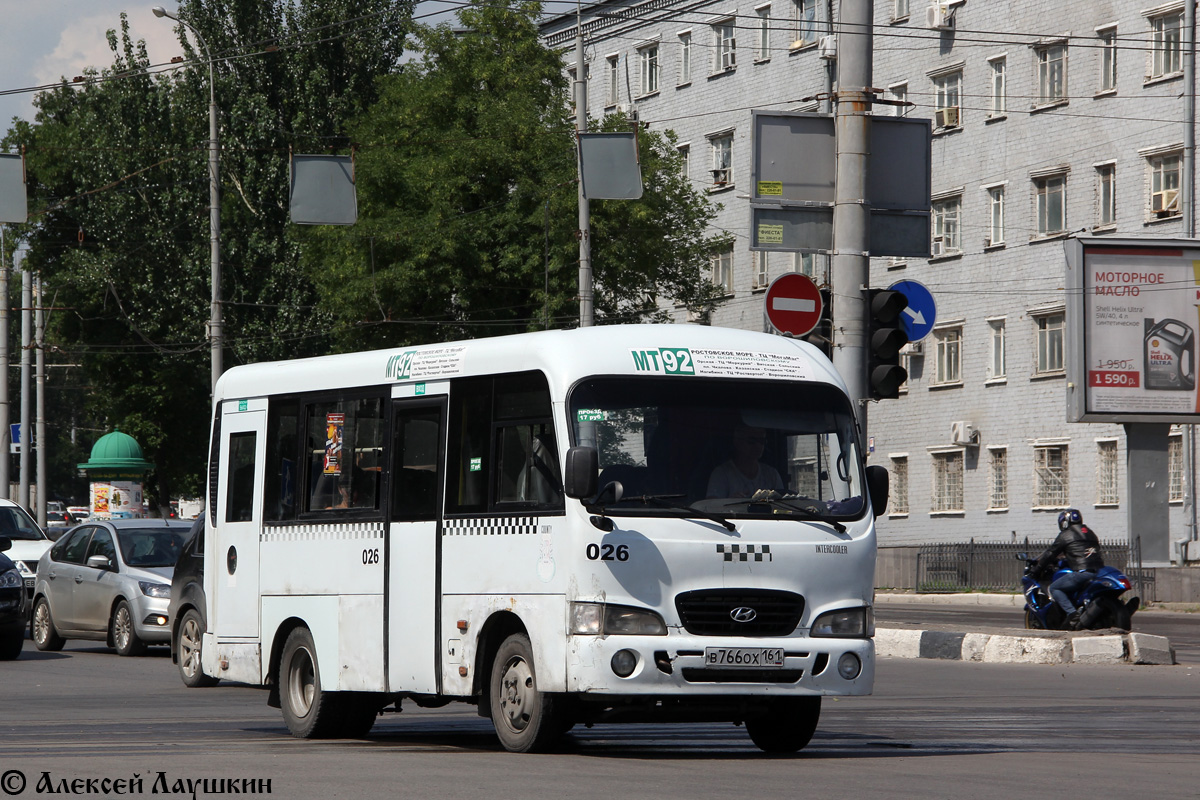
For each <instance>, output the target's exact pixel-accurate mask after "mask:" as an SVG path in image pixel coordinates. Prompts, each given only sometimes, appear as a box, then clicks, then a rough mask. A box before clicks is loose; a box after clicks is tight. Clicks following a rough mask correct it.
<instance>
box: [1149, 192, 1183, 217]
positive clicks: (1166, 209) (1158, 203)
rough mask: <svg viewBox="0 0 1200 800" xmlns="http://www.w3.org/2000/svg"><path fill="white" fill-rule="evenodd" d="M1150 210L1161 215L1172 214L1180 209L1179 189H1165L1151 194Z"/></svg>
mask: <svg viewBox="0 0 1200 800" xmlns="http://www.w3.org/2000/svg"><path fill="white" fill-rule="evenodd" d="M1150 210H1151V211H1153V212H1154V213H1155V214H1157V215H1158V216H1160V217H1166V216H1170V215H1171V214H1174V213H1175V212H1177V211H1179V190H1178V189H1164V190H1163V191H1161V192H1154V193H1153V194H1151V195H1150Z"/></svg>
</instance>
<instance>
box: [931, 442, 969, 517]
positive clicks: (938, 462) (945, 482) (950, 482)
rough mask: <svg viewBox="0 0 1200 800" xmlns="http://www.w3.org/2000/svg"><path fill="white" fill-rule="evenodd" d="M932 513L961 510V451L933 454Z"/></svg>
mask: <svg viewBox="0 0 1200 800" xmlns="http://www.w3.org/2000/svg"><path fill="white" fill-rule="evenodd" d="M929 510H930V511H931V512H933V513H935V514H936V513H939V512H956V511H958V512H961V511H962V510H963V453H962V451H961V450H953V451H950V452H946V453H934V454H933V502H932V503H931V504H930V509H929Z"/></svg>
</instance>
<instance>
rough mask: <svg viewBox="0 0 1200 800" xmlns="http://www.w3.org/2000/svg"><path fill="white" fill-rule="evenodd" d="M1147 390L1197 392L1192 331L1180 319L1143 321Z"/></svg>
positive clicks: (1194, 347) (1194, 344) (1194, 346)
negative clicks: (1195, 390)
mask: <svg viewBox="0 0 1200 800" xmlns="http://www.w3.org/2000/svg"><path fill="white" fill-rule="evenodd" d="M1144 328H1145V331H1146V337H1145V340H1144V343H1143V344H1144V348H1145V362H1144V367H1143V370H1144V372H1145V386H1146V388H1147V389H1179V390H1185V391H1191V390H1193V389H1195V388H1196V375H1195V372H1194V367H1193V364H1194V362H1195V355H1196V343H1195V335H1194V334H1193V332H1192V329H1191V328H1189V327H1188V326H1187V325H1184V324H1183V323H1182V322H1180V321H1179V320H1177V319H1164V320H1160V321H1159V322H1157V323H1155V321H1154V320H1152V319H1145V320H1144Z"/></svg>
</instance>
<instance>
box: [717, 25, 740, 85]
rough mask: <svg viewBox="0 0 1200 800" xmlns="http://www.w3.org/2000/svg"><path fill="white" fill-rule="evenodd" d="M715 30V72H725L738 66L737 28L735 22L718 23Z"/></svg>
mask: <svg viewBox="0 0 1200 800" xmlns="http://www.w3.org/2000/svg"><path fill="white" fill-rule="evenodd" d="M712 29H713V45H714V46H713V72H725V71H726V70H730V69H733V68H734V67H735V66H736V65H737V28H736V27H734V24H733V20H731V19H729V20H725V21H723V22H718V23H717V24H716V25H713V26H712Z"/></svg>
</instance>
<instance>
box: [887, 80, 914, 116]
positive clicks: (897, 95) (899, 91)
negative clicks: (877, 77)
mask: <svg viewBox="0 0 1200 800" xmlns="http://www.w3.org/2000/svg"><path fill="white" fill-rule="evenodd" d="M888 99H889V100H891V101H893V102H894V103H895V105H893V106H892V116H893V117H907V116H908V109H909V106H908V105H906V103H908V84H907V83H898V84H896V85H895V86H889V87H888Z"/></svg>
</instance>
